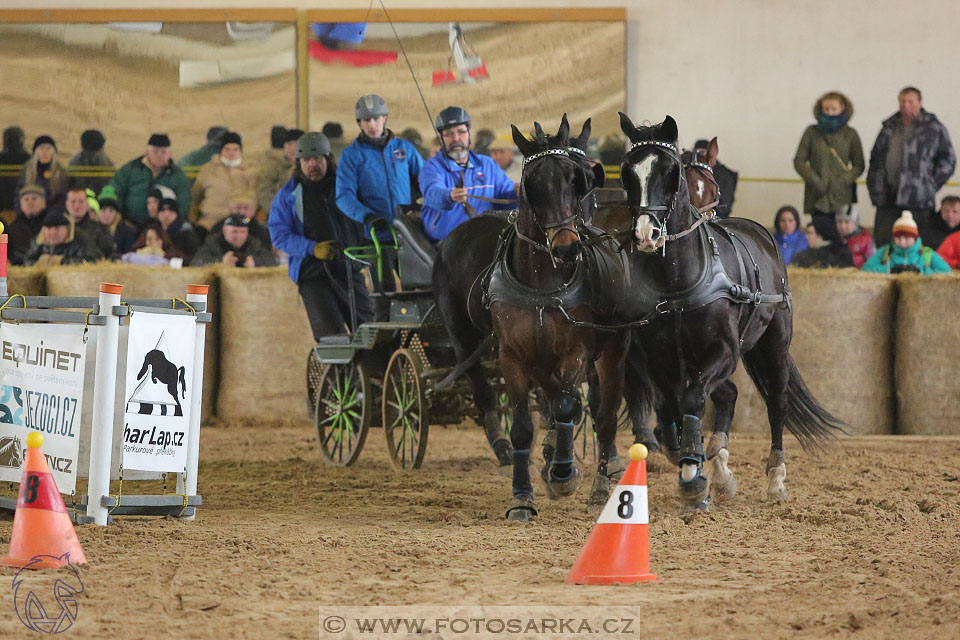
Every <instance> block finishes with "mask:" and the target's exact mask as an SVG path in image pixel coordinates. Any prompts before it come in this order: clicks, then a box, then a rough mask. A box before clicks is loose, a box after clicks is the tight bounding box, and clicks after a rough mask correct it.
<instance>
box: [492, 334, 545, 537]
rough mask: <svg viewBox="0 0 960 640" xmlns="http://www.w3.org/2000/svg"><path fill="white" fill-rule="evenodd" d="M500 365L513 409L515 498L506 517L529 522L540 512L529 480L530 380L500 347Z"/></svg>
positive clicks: (531, 430)
mask: <svg viewBox="0 0 960 640" xmlns="http://www.w3.org/2000/svg"><path fill="white" fill-rule="evenodd" d="M500 367H501V372H502V373H503V377H504V379H505V380H506V383H507V394H508V395H509V396H510V405H511V407H512V409H513V428H512V429H511V430H510V440H511V442H512V444H513V500H512V501H511V502H510V506H509V507H508V508H507V520H513V521H516V522H530V521H531V520H533V519H534V518H535V517H536V516H537V507H536V504H535V503H534V501H533V485H532V484H531V483H530V445H531V444H532V443H533V422H532V421H531V420H530V407H529V404H528V392H529V388H530V387H529V382H528V381H527V379H526V376H525V375H524V373H523V367H522V366H521V364H520V363H519V361H517V359H516V358H513V357H511V356H510V355H509V354H507V353H505V352H504V350H503V349H502V348H501V351H500Z"/></svg>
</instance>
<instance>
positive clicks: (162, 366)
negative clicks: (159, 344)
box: [137, 349, 187, 416]
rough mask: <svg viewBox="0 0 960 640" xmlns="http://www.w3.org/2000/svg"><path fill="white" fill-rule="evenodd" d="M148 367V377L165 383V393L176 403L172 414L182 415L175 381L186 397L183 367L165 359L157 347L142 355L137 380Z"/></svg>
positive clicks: (144, 373)
mask: <svg viewBox="0 0 960 640" xmlns="http://www.w3.org/2000/svg"><path fill="white" fill-rule="evenodd" d="M148 368H149V369H150V379H151V380H152V381H153V382H154V383H156V382H157V381H159V382H161V383H162V384H165V385H167V393H169V394H170V395H171V396H172V397H173V401H174V403H176V410H175V412H174V415H177V416H182V415H183V407H181V406H180V398H179V396H178V392H177V382H179V383H180V386H181V387H182V388H183V397H184V398H186V397H187V381H186V379H185V378H184V373H185V371H186V369H184V368H183V367H178V366H177V365H175V364H173V363H172V362H170V361H169V360H167V356H165V355H164V353H163V351H160V350H159V349H152V350H150V351H148V352H147V355H145V356H144V357H143V366H142V367H140V373H138V374H137V380H140V379H142V378H143V376H144V375H146V373H147V369H148Z"/></svg>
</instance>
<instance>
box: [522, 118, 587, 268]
mask: <svg viewBox="0 0 960 640" xmlns="http://www.w3.org/2000/svg"><path fill="white" fill-rule="evenodd" d="M534 127H535V134H534V137H533V139H532V140H528V139H527V138H526V137H525V136H524V135H523V134H522V133H521V132H520V130H519V129H518V128H517V127H516V126H515V125H511V129H512V130H513V141H514V143H515V144H516V145H517V148H518V149H519V150H520V153H522V154H523V156H524V160H523V174H522V177H521V179H520V192H519V193H518V194H517V197H518V201H519V207H520V215H519V217H518V220H517V224H518V230H520V227H521V226H522V227H523V229H522V230H521V231H522V233H524V234H525V235H526V236H527V237H528V238H530V239H531V240H532V243H533V244H534V246H536V247H538V248H541V249H543V250H545V251H547V252H549V254H550V257H551V259H552V260H553V261H555V262H572V261H575V260H576V259H577V258H578V257H579V256H580V252H581V250H582V245H581V243H580V232H579V231H578V229H577V223H578V222H580V220H581V218H582V213H581V210H580V200H581V199H582V198H583V196H585V195H586V194H587V192H588V191H589V190H590V189H592V188H593V186H594V183H595V180H596V176H595V175H594V174H593V172H592V171H589V172H588V167H589V164H588V161H586V156H583V157H582V159H580V158H581V154H579V153H577V152H576V151H574V152H571V151H570V149H571V147H572V143H574V142H575V143H576V144H582V145H583V146H586V139H589V137H590V127H589V121H588V122H587V123H585V124H584V130H583V131H581V134H580V136H579V137H578V138H575V139H574V140H573V141H572V140H571V139H570V123H569V122H568V121H567V114H563V119H562V120H561V122H560V128H559V129H558V130H557V135H555V136H551V135H547V134H545V133H544V132H543V128H542V127H541V126H540V123H534ZM573 148H577V149H579V148H580V147H573ZM541 238H542V242H541Z"/></svg>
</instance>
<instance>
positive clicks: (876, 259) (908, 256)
mask: <svg viewBox="0 0 960 640" xmlns="http://www.w3.org/2000/svg"><path fill="white" fill-rule="evenodd" d="M892 234H893V242H891V243H890V244H885V245H883V246H882V247H880V248H879V249H877V251H876V252H875V253H874V254H873V255H872V256H870V257H869V258H868V259H867V261H866V262H865V263H864V264H863V266H862V267H860V270H861V271H870V272H873V273H902V272H904V271H913V272H915V273H922V274H924V275H930V274H932V273H949V272H950V271H951V269H950V265H949V264H947V261H946V260H944V259H943V258H941V257H940V256H939V255H938V254H937V252H936V251H934V250H933V249H931V248H930V247H925V246H923V243H922V242H920V233H919V231H918V230H917V223H916V222H915V221H914V219H913V214H912V213H910V212H909V211H904V212H903V214H901V216H900V217H899V218H898V219H897V221H896V222H894V223H893V232H892Z"/></svg>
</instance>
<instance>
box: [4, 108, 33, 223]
mask: <svg viewBox="0 0 960 640" xmlns="http://www.w3.org/2000/svg"><path fill="white" fill-rule="evenodd" d="M25 140H26V136H25V134H24V133H23V129H21V128H20V127H16V126H14V127H7V128H6V129H4V130H3V151H0V166H4V165H6V166H10V165H18V164H19V165H23V164H25V163H26V162H27V160H29V159H30V153H29V152H28V151H27V150H26V149H25V148H24V147H23V144H24V141H25ZM16 199H17V178H16V176H10V177H0V211H15V210H16V206H17V203H15V202H14V200H16ZM11 219H12V216H11ZM7 221H10V220H9V219H8V220H7Z"/></svg>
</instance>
